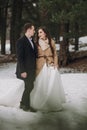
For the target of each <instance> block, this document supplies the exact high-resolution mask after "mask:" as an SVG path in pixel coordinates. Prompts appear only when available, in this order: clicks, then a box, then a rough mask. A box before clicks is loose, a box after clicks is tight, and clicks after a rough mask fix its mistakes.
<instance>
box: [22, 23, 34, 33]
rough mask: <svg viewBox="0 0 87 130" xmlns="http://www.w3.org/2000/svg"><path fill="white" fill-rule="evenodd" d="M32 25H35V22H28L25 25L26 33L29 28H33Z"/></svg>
mask: <svg viewBox="0 0 87 130" xmlns="http://www.w3.org/2000/svg"><path fill="white" fill-rule="evenodd" d="M32 26H34V24H33V23H26V24H25V25H24V29H23V30H24V33H25V32H26V31H27V29H29V28H31V27H32Z"/></svg>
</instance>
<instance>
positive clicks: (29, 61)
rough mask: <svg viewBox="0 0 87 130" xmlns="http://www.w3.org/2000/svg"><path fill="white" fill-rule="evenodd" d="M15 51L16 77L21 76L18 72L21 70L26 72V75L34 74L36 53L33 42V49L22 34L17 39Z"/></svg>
mask: <svg viewBox="0 0 87 130" xmlns="http://www.w3.org/2000/svg"><path fill="white" fill-rule="evenodd" d="M16 52H17V67H16V75H17V77H18V78H21V76H20V74H21V73H22V72H27V74H28V75H31V74H35V70H36V55H37V51H36V46H35V44H34V49H33V48H32V46H31V44H30V42H29V40H28V38H27V37H26V36H25V35H24V36H23V37H22V38H20V39H18V41H17V44H16Z"/></svg>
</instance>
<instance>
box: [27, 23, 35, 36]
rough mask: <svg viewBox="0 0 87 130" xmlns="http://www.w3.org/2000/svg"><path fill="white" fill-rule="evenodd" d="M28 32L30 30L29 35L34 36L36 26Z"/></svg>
mask: <svg viewBox="0 0 87 130" xmlns="http://www.w3.org/2000/svg"><path fill="white" fill-rule="evenodd" d="M28 32H29V36H30V37H32V36H34V33H35V27H34V26H31V28H29V29H28Z"/></svg>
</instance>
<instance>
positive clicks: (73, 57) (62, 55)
mask: <svg viewBox="0 0 87 130" xmlns="http://www.w3.org/2000/svg"><path fill="white" fill-rule="evenodd" d="M26 22H33V23H34V25H35V29H37V28H38V27H39V26H41V25H45V26H46V27H47V28H48V29H49V31H50V34H51V36H52V38H53V39H54V40H55V43H56V51H57V54H58V63H59V72H60V75H61V80H62V84H63V87H64V91H65V96H66V103H65V104H64V106H63V109H64V110H63V111H60V112H49V113H41V112H39V111H38V112H36V113H33V112H25V111H23V110H21V109H19V101H20V98H21V95H22V93H23V89H21V86H22V88H24V82H23V81H21V80H19V79H17V78H16V75H15V71H16V70H15V69H16V63H17V57H16V41H17V39H18V38H19V37H20V36H22V35H23V31H22V28H23V25H24V24H25V23H26ZM18 87H19V90H20V91H18V92H17V90H18ZM14 88H15V91H14V93H13V92H12V93H11V95H9V91H11V90H12V89H14ZM14 95H17V96H16V97H15V96H14ZM4 97H7V98H6V99H7V100H4ZM13 97H14V98H13ZM11 98H13V102H12V103H11V104H12V106H11V107H9V104H10V99H11ZM4 104H6V105H4ZM48 129H50V130H87V1H86V0H5V1H3V0H0V130H48Z"/></svg>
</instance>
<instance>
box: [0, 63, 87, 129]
mask: <svg viewBox="0 0 87 130" xmlns="http://www.w3.org/2000/svg"><path fill="white" fill-rule="evenodd" d="M15 68H16V63H7V64H3V65H2V66H0V97H2V96H4V95H5V96H6V93H8V89H12V88H17V87H19V89H20V90H21V88H20V86H21V85H24V83H23V81H21V80H19V79H17V78H16V76H15ZM60 72H61V71H60ZM61 79H62V83H63V87H64V91H65V95H66V103H65V104H64V105H63V110H62V111H59V112H54V113H53V112H50V113H41V112H36V113H32V112H29V111H28V112H25V111H23V110H22V109H19V104H15V99H14V101H13V105H12V106H10V107H9V106H8V104H9V102H7V106H4V105H3V104H2V103H1V101H0V130H48V129H50V130H86V129H87V124H86V122H87V73H61ZM22 92H23V89H22V90H21V91H20V94H22ZM14 93H15V92H14ZM18 95H19V94H18ZM12 96H14V95H13V94H11V95H8V96H7V97H8V98H7V100H6V101H9V99H10V98H11V97H12ZM19 97H20V96H19ZM0 100H1V98H0ZM19 100H20V99H18V101H19ZM18 101H17V103H19V102H18Z"/></svg>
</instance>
